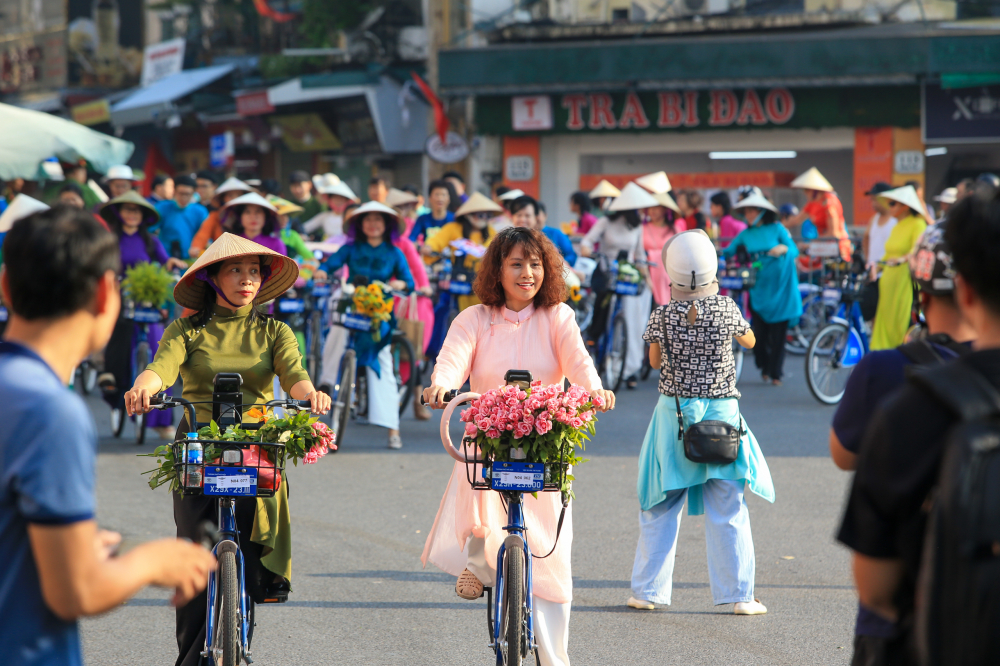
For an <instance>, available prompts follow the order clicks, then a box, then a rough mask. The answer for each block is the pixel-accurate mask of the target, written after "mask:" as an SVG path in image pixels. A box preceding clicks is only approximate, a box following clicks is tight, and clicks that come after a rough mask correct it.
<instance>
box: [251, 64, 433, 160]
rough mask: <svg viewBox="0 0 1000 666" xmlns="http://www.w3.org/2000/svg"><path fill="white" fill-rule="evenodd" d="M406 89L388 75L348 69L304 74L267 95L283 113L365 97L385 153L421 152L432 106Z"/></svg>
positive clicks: (278, 110) (275, 87)
mask: <svg viewBox="0 0 1000 666" xmlns="http://www.w3.org/2000/svg"><path fill="white" fill-rule="evenodd" d="M402 92H403V87H402V86H401V85H400V84H399V83H398V82H396V81H395V80H394V79H393V78H391V77H389V76H386V75H384V74H376V73H371V72H365V71H348V72H333V73H329V74H315V75H310V76H300V77H298V78H295V79H292V80H291V81H286V82H285V83H282V84H280V85H277V86H274V87H273V88H270V89H268V91H267V97H268V101H269V102H270V103H271V106H274V107H276V113H279V114H280V113H281V112H282V109H281V107H282V106H288V105H292V104H305V103H309V102H322V101H329V100H337V99H342V100H346V99H348V98H352V97H363V98H364V99H365V102H366V103H367V105H368V111H369V113H370V114H371V119H372V123H373V124H374V126H375V132H376V134H377V135H378V140H379V144H380V145H381V148H382V152H384V153H419V152H422V151H423V149H424V142H425V141H426V139H427V114H428V111H429V107H428V106H427V104H426V102H424V101H423V100H422V99H420V98H418V97H417V96H415V95H409V96H407V95H402ZM401 98H402V99H403V102H402V103H401V101H400V100H401ZM404 108H405V110H406V111H405V113H404V111H403V109H404Z"/></svg>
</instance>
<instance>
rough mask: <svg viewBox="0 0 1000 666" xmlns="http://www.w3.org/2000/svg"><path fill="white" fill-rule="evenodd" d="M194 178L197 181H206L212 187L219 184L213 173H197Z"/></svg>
mask: <svg viewBox="0 0 1000 666" xmlns="http://www.w3.org/2000/svg"><path fill="white" fill-rule="evenodd" d="M195 178H196V179H197V180H207V181H209V182H210V183H212V184H213V185H215V184H217V183H218V182H219V180H218V178H217V177H216V175H215V174H214V173H212V172H211V171H199V172H198V173H197V174H196V175H195Z"/></svg>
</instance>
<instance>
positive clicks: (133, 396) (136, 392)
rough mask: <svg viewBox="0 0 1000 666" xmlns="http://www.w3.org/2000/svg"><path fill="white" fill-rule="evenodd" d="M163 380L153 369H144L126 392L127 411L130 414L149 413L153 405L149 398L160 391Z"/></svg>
mask: <svg viewBox="0 0 1000 666" xmlns="http://www.w3.org/2000/svg"><path fill="white" fill-rule="evenodd" d="M162 386H163V382H162V381H160V376H159V375H157V374H156V373H155V372H153V371H152V370H143V371H142V372H140V373H139V376H138V377H136V378H135V384H134V385H133V386H132V388H130V389H129V390H128V391H126V392H125V411H126V412H127V413H128V415H129V416H133V415H135V414H148V413H149V411H150V410H151V409H152V407H150V406H149V399H150V398H151V397H153V396H154V395H156V394H157V393H159V392H160V388H161V387H162Z"/></svg>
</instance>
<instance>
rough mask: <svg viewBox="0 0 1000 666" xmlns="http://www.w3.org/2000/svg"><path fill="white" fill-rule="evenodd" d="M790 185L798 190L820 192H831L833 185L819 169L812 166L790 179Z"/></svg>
mask: <svg viewBox="0 0 1000 666" xmlns="http://www.w3.org/2000/svg"><path fill="white" fill-rule="evenodd" d="M792 187H797V188H798V189H800V190H819V191H820V192H833V185H831V184H830V181H828V180H827V179H826V178H824V177H823V174H821V173H820V172H819V169H817V168H816V167H812V168H811V169H809V171H806V172H805V173H804V174H802V175H801V176H799V177H798V178H796V179H795V180H793V181H792Z"/></svg>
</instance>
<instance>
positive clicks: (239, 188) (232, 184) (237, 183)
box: [215, 178, 253, 196]
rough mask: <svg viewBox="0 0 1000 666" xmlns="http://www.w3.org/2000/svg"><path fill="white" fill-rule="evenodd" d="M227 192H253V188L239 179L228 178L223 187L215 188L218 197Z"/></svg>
mask: <svg viewBox="0 0 1000 666" xmlns="http://www.w3.org/2000/svg"><path fill="white" fill-rule="evenodd" d="M226 192H253V188H252V187H250V186H249V185H247V184H246V183H244V182H243V181H242V180H240V179H239V178H227V179H226V180H225V181H223V183H222V185H219V186H218V187H217V188H215V194H216V196H218V195H220V194H225V193H226Z"/></svg>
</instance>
